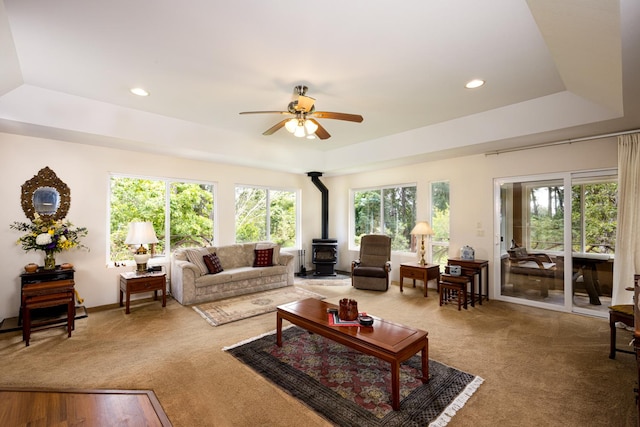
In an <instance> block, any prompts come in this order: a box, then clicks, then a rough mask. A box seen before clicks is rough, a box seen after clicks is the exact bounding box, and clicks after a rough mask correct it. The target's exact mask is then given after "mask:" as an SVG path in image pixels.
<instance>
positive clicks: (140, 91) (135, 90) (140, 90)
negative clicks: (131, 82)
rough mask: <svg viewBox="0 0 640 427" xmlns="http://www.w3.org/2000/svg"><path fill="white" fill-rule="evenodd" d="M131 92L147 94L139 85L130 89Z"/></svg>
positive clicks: (141, 94)
mask: <svg viewBox="0 0 640 427" xmlns="http://www.w3.org/2000/svg"><path fill="white" fill-rule="evenodd" d="M131 93H132V94H134V95H138V96H149V92H147V91H146V90H144V89H142V88H141V87H134V88H133V89H131Z"/></svg>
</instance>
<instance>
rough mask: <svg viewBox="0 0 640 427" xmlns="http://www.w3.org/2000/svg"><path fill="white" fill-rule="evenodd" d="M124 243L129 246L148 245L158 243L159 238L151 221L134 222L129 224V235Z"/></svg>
mask: <svg viewBox="0 0 640 427" xmlns="http://www.w3.org/2000/svg"><path fill="white" fill-rule="evenodd" d="M124 242H125V243H126V244H127V245H143V244H146V243H158V238H157V237H156V232H155V230H154V229H153V224H151V222H150V221H146V222H135V221H134V222H130V223H129V234H127V238H126V239H125V241H124Z"/></svg>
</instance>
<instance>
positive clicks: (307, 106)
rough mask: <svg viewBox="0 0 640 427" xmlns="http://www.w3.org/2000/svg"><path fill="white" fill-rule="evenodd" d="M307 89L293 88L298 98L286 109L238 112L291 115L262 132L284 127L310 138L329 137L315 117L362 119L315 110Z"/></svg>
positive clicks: (351, 120) (356, 115) (357, 115)
mask: <svg viewBox="0 0 640 427" xmlns="http://www.w3.org/2000/svg"><path fill="white" fill-rule="evenodd" d="M307 89H308V88H307V87H306V86H302V85H300V86H296V87H295V88H294V93H295V94H296V95H298V99H297V100H295V101H291V102H290V103H289V106H288V107H287V111H243V112H241V113H240V114H285V115H287V116H292V117H287V118H286V119H284V120H281V121H280V122H278V123H276V124H275V125H273V126H272V127H270V128H269V129H267V130H266V131H264V132H263V133H262V134H263V135H271V134H273V133H275V132H276V131H277V130H280V129H281V128H283V127H284V128H285V129H287V130H288V131H289V132H291V133H292V134H294V135H295V136H297V137H307V138H310V139H313V138H315V136H317V137H318V138H320V139H328V138H331V135H330V134H329V132H327V130H326V129H325V128H324V127H323V126H322V125H321V124H320V123H318V121H317V120H316V119H335V120H345V121H348V122H357V123H360V122H362V120H364V119H363V118H362V116H361V115H359V114H347V113H335V112H331V111H316V107H315V105H314V104H315V99H314V98H311V97H308V96H307Z"/></svg>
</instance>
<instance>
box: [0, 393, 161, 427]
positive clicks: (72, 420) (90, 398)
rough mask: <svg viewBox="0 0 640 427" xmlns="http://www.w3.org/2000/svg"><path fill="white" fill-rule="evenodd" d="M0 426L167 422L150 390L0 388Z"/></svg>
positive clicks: (86, 426)
mask: <svg viewBox="0 0 640 427" xmlns="http://www.w3.org/2000/svg"><path fill="white" fill-rule="evenodd" d="M0 426H32V427H39V426H42V427H45V426H78V427H80V426H82V427H89V426H100V427H102V426H158V427H168V426H171V422H170V421H169V418H167V415H166V414H165V413H164V410H163V409H162V406H161V405H160V402H159V401H158V399H157V397H156V395H155V394H154V393H153V391H151V390H44V389H42V390H40V389H21V388H0Z"/></svg>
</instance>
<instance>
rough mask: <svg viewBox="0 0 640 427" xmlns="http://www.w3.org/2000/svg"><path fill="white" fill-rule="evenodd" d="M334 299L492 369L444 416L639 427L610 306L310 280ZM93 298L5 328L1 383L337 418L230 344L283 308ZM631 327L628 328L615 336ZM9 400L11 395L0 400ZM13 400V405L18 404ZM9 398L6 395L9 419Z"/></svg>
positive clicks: (319, 424)
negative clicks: (225, 316) (70, 319)
mask: <svg viewBox="0 0 640 427" xmlns="http://www.w3.org/2000/svg"><path fill="white" fill-rule="evenodd" d="M304 289H307V290H310V291H312V292H317V293H320V294H322V295H325V296H326V297H327V299H326V301H328V302H331V303H334V304H336V303H338V301H339V300H340V299H342V298H351V299H355V300H357V301H358V307H362V309H363V310H366V311H367V312H368V313H371V314H373V315H376V316H379V317H382V318H385V319H388V320H389V321H393V322H397V323H400V324H405V325H409V326H412V327H416V328H419V329H424V330H425V331H428V332H429V357H430V358H432V359H435V360H438V361H439V362H442V363H444V364H446V365H448V366H452V367H454V368H456V369H462V370H464V371H466V372H472V373H474V374H475V375H479V376H481V377H482V378H484V379H485V382H484V383H483V384H482V386H481V387H480V388H479V389H478V391H476V392H475V393H474V395H473V398H472V399H469V401H468V402H467V403H466V404H465V406H464V407H463V408H462V409H460V410H459V411H458V413H457V414H456V416H455V417H453V418H452V420H451V421H450V422H449V424H448V426H447V427H495V426H505V427H511V426H518V427H540V426H545V427H547V426H549V427H584V426H615V427H635V426H636V422H637V415H636V413H637V409H636V406H635V393H634V392H633V389H634V388H637V387H638V385H637V379H638V368H637V365H636V360H635V357H634V356H633V355H631V354H618V355H617V356H616V359H615V360H611V359H609V357H608V356H609V322H608V319H602V318H595V317H589V316H578V315H574V314H567V313H560V312H554V311H549V310H541V309H538V308H534V307H525V306H518V305H515V304H509V303H506V302H502V301H496V300H493V299H492V300H490V301H488V302H483V304H482V306H479V305H476V307H475V308H469V310H462V311H458V310H457V308H456V307H455V306H451V305H448V306H442V307H440V306H438V298H437V294H436V293H435V291H434V292H431V289H429V297H428V298H425V297H424V290H423V288H422V287H421V286H418V287H417V288H415V289H414V288H413V287H410V286H407V287H405V288H404V292H403V293H400V287H399V286H398V283H397V282H395V283H394V284H393V285H392V286H391V287H390V289H389V290H388V291H387V292H375V291H364V290H358V289H354V288H353V287H352V286H312V285H309V286H305V287H304ZM133 307H135V309H134V310H131V314H125V313H124V307H122V308H121V307H118V304H117V303H116V304H113V305H112V306H108V307H102V308H101V309H100V310H94V309H92V308H89V317H87V318H85V319H79V320H77V321H76V330H75V331H74V333H73V336H72V337H71V338H68V337H67V333H66V330H65V328H63V327H61V328H53V329H48V330H46V331H41V332H36V333H34V334H33V335H32V339H31V345H30V346H29V347H25V345H24V342H23V341H22V334H21V333H20V332H18V331H16V332H7V333H4V334H0V361H2V374H0V386H2V387H30V388H33V387H39V388H55V389H69V388H71V389H77V388H80V387H81V388H100V389H138V390H140V389H143V390H153V391H154V392H155V394H156V396H157V397H158V399H159V400H160V403H161V404H162V407H163V408H164V410H165V412H166V414H167V416H168V417H169V419H170V420H171V423H172V424H173V425H174V427H245V426H261V427H262V426H264V427H271V426H277V427H299V426H305V427H329V426H332V425H333V424H332V423H330V422H328V421H327V420H325V419H323V418H322V417H320V416H319V415H318V414H317V413H316V412H315V411H313V410H311V409H309V408H308V407H307V406H306V405H305V404H304V403H302V402H301V401H300V400H298V399H296V398H295V397H293V396H291V395H289V394H287V393H286V392H284V391H282V390H281V389H280V388H279V387H277V386H275V385H274V384H272V383H271V382H270V381H269V380H267V379H265V378H264V377H262V376H261V375H258V374H256V373H255V371H253V370H252V369H251V368H249V367H248V366H246V365H245V364H243V363H241V362H240V361H238V359H236V358H235V357H233V356H232V355H230V354H228V353H226V352H224V351H223V350H222V347H225V346H230V345H232V344H235V343H237V342H239V341H243V340H246V339H249V338H251V337H255V336H257V335H261V334H264V333H269V332H271V331H273V330H274V329H275V327H276V315H275V313H274V312H272V313H266V314H263V315H261V316H255V317H251V318H248V319H245V320H242V321H240V322H233V323H229V324H227V325H224V326H221V327H216V328H213V327H211V326H210V325H209V324H207V322H205V321H203V320H202V318H201V317H200V316H199V315H198V314H197V313H196V312H195V311H194V310H193V309H192V308H191V307H185V306H182V305H180V304H178V302H177V301H176V300H174V299H173V298H168V299H167V306H166V307H162V304H161V302H160V301H153V300H152V299H150V298H146V299H140V300H136V301H135V302H133ZM632 336H633V334H632V333H631V332H628V331H625V330H620V331H619V332H618V340H619V342H618V345H619V346H620V348H625V347H629V341H630V340H631V337H632ZM0 406H1V405H0ZM6 408H7V410H10V409H11V406H10V405H9V406H8V407H6ZM1 412H2V408H0V419H1V416H2V414H1Z"/></svg>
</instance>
